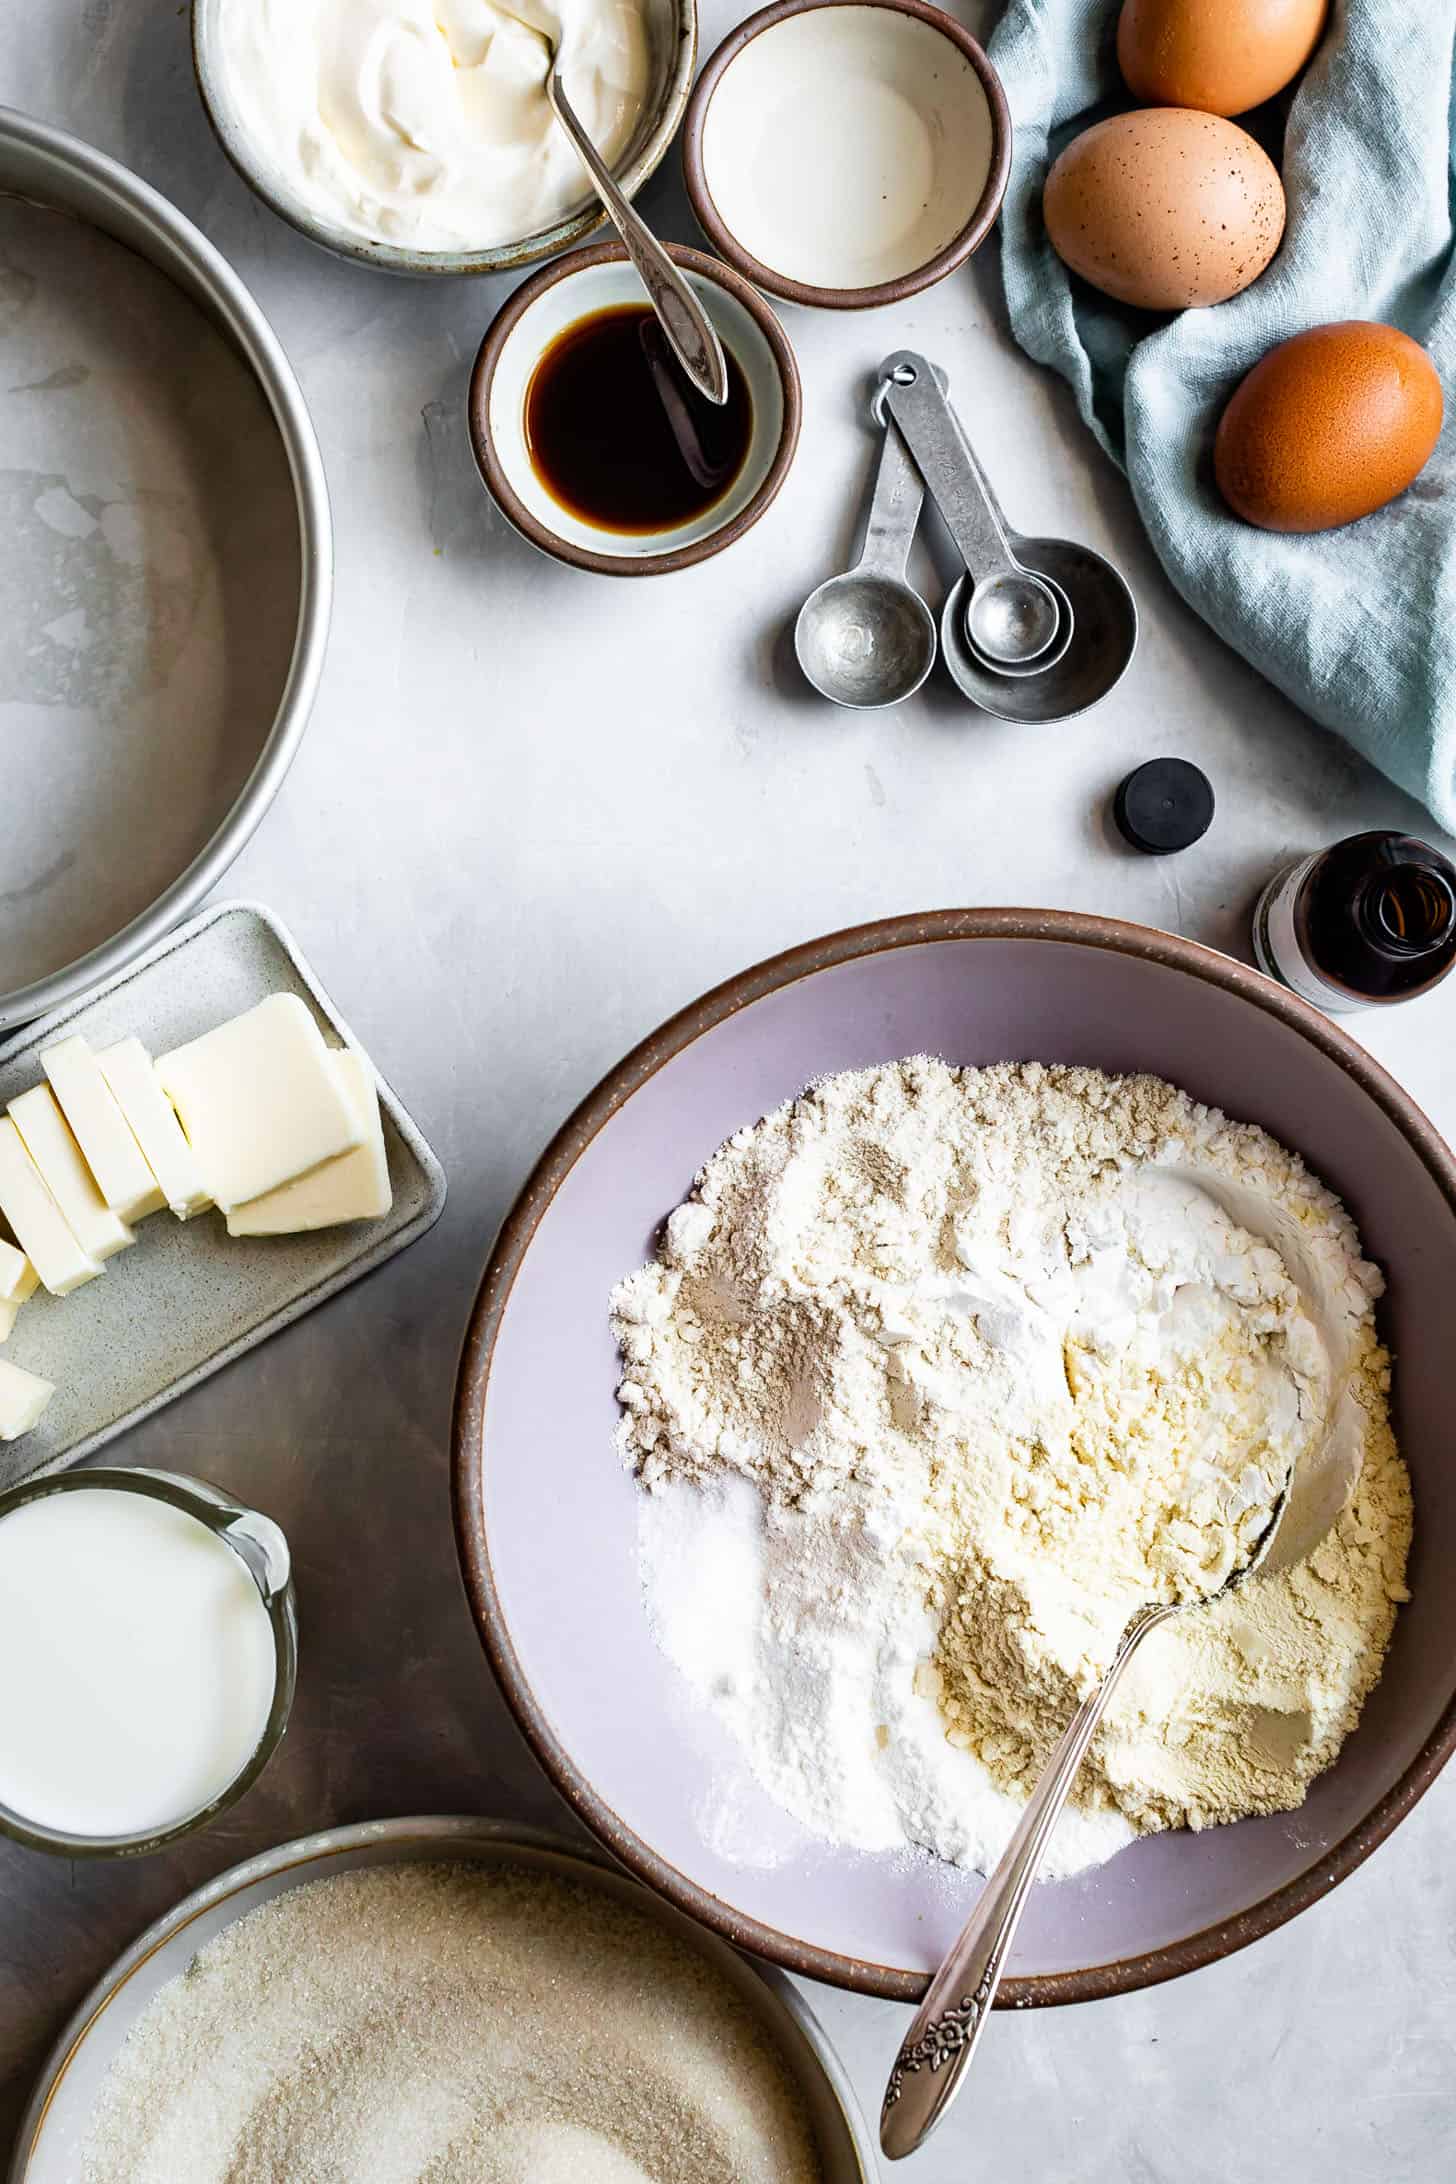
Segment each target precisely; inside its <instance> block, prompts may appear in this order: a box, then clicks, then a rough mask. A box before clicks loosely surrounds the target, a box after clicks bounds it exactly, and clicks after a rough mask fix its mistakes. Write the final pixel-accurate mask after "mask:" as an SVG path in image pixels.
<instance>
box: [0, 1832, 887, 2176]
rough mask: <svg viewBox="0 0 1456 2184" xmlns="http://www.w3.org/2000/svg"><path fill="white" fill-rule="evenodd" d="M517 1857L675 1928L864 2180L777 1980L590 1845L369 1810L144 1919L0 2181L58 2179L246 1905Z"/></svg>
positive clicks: (808, 2017) (843, 2170)
mask: <svg viewBox="0 0 1456 2184" xmlns="http://www.w3.org/2000/svg"><path fill="white" fill-rule="evenodd" d="M457 1861H466V1862H470V1863H474V1864H487V1865H510V1866H518V1867H519V1866H527V1867H530V1868H531V1869H533V1870H535V1871H539V1872H545V1873H554V1874H557V1875H559V1876H561V1877H562V1878H564V1879H566V1880H573V1881H576V1882H578V1883H583V1884H585V1885H586V1886H588V1887H592V1888H600V1889H604V1890H606V1891H607V1892H609V1893H610V1894H611V1895H613V1896H616V1897H618V1898H619V1899H620V1900H621V1901H623V1902H625V1903H627V1904H629V1905H630V1906H631V1907H632V1909H633V1910H635V1911H638V1912H640V1913H641V1914H642V1916H643V1917H645V1918H649V1919H651V1920H653V1921H654V1922H655V1923H656V1924H657V1925H658V1926H660V1927H662V1928H663V1929H664V1931H665V1932H667V1933H669V1934H673V1935H675V1936H677V1938H678V1939H679V1940H681V1941H684V1942H686V1943H687V1945H688V1946H689V1947H690V1948H691V1949H693V1950H695V1951H696V1952H697V1954H698V1955H699V1956H701V1957H702V1958H703V1959H704V1960H705V1961H706V1962H707V1963H708V1964H710V1965H711V1966H712V1967H713V1968H714V1969H715V1970H716V1971H718V1972H719V1973H720V1974H721V1975H722V1976H723V1977H724V1978H725V1979H726V1980H727V1981H728V1984H729V1985H730V1986H731V1987H732V1988H733V1989H734V1991H735V1993H736V1994H737V1995H738V1996H739V1998H740V1999H741V2000H742V2001H743V2002H744V2003H745V2004H746V2005H747V2007H748V2009H749V2010H750V2011H751V2012H752V2014H753V2016H754V2017H755V2018H756V2019H757V2021H758V2023H759V2024H760V2026H761V2027H762V2029H763V2032H764V2035H765V2037H766V2038H767V2040H768V2041H769V2043H770V2045H771V2046H772V2047H773V2049H774V2051H775V2053H776V2054H777V2055H778V2056H779V2057H780V2059H781V2060H782V2062H783V2063H784V2065H785V2067H786V2068H787V2070H788V2071H789V2074H790V2076H791V2077H792V2079H793V2081H794V2084H795V2086H796V2087H797V2089H798V2091H799V2093H800V2095H801V2096H802V2098H803V2101H804V2105H805V2108H806V2109H807V2111H808V2115H809V2120H810V2124H811V2126H812V2129H813V2131H814V2134H815V2138H816V2141H817V2145H818V2151H819V2156H820V2161H821V2163H822V2168H823V2175H824V2180H825V2184H868V2180H869V2179H870V2178H871V2177H873V2176H876V2175H877V2174H878V2170H877V2169H876V2166H875V2159H874V2155H873V2153H872V2152H871V2150H870V2138H869V2133H868V2131H867V2130H866V2127H865V2122H864V2118H863V2117H862V2116H861V2114H860V2112H859V2107H858V2104H857V2103H856V2101H855V2097H854V2093H853V2091H852V2089H851V2087H850V2083H849V2080H848V2078H847V2076H846V2074H845V2071H844V2067H843V2065H842V2064H841V2063H840V2061H839V2058H838V2057H837V2056H836V2054H835V2052H834V2050H833V2048H832V2047H831V2046H830V2045H829V2042H828V2040H827V2039H826V2037H825V2035H824V2032H823V2030H822V2028H821V2027H820V2025H819V2023H818V2021H817V2019H816V2018H815V2016H814V2014H813V2012H812V2011H811V2010H810V2009H809V2007H808V2006H807V2004H806V2003H805V2002H804V2000H803V1998H802V1996H801V1995H800V1994H799V1993H798V1991H797V1989H796V1988H795V1987H794V1986H793V1985H792V1984H791V1982H790V1981H789V1980H787V1979H785V1978H784V1977H783V1975H782V1974H781V1973H779V1972H775V1971H773V1970H771V1969H769V1968H768V1967H767V1966H764V1965H750V1964H749V1963H748V1962H747V1961H746V1960H745V1959H744V1958H743V1957H741V1956H739V1955H738V1953H737V1951H736V1950H733V1949H730V1948H729V1947H728V1946H727V1944H726V1943H725V1942H722V1941H719V1940H718V1939H717V1938H716V1937H715V1936H714V1935H712V1934H710V1933H708V1932H706V1931H705V1930H704V1928H702V1927H701V1926H698V1925H695V1924H694V1923H693V1921H692V1920H690V1919H688V1918H685V1917H684V1916H683V1914H682V1913H681V1912H680V1911H675V1910H673V1909H672V1908H671V1906H670V1905H668V1904H665V1903H663V1902H662V1901H661V1900H660V1899H659V1898H657V1897H655V1896H653V1895H651V1894H649V1893H648V1891H647V1890H646V1889H644V1888H642V1887H641V1886H640V1885H639V1884H638V1883H637V1882H636V1881H633V1880H631V1879H629V1878H628V1877H627V1875H626V1874H624V1873H623V1872H622V1871H621V1870H620V1868H619V1867H617V1866H616V1865H615V1864H613V1863H612V1862H611V1861H610V1860H608V1859H606V1858H604V1857H602V1856H601V1854H600V1853H599V1852H597V1851H594V1850H591V1849H588V1848H580V1847H577V1846H574V1845H572V1844H570V1843H567V1842H565V1841H563V1840H562V1839H561V1838H560V1837H559V1836H556V1835H552V1834H549V1833H547V1832H546V1830H544V1829H541V1828H533V1827H528V1826H525V1825H523V1824H521V1823H518V1822H514V1821H502V1820H473V1819H453V1818H443V1819H401V1820H373V1821H365V1822H362V1823H359V1824H356V1825H355V1826H352V1827H341V1828H330V1829H328V1830H327V1831H326V1832H324V1833H323V1834H319V1835H305V1836H302V1837H300V1838H299V1839H298V1840H297V1841H296V1842H292V1843H283V1844H281V1845H280V1846H279V1847H278V1849H276V1850H269V1851H264V1852H262V1853H260V1855H259V1856H257V1857H255V1858H249V1859H247V1860H246V1861H245V1862H244V1863H243V1864H242V1865H236V1866H234V1867H233V1868H232V1869H231V1871H230V1872H227V1873H223V1874H220V1875H219V1876H218V1878H217V1879H216V1880H213V1881H209V1882H207V1883H206V1885H205V1886H204V1887H202V1888H199V1889H197V1890H195V1891H194V1893H193V1894H192V1895H190V1896H188V1897H186V1898H185V1899H184V1900H183V1901H182V1902H181V1903H179V1904H178V1905H177V1906H176V1908H175V1909H174V1910H172V1911H169V1912H167V1913H166V1914H165V1916H164V1917H162V1918H160V1919H158V1920H157V1922H156V1923H155V1925H153V1926H149V1927H148V1928H147V1930H146V1932H145V1933H144V1934H142V1935H140V1936H139V1937H138V1939H137V1940H136V1941H134V1942H133V1943H132V1945H131V1947H130V1948H129V1949H128V1950H126V1951H125V1953H124V1954H123V1955H122V1956H120V1957H119V1958H118V1959H117V1961H116V1963H115V1964H114V1965H113V1966H112V1968H111V1970H110V1971H109V1972H108V1973H107V1974H106V1975H105V1977H104V1978H103V1979H101V1980H100V1981H99V1982H98V1983H97V1985H96V1986H95V1987H93V1988H92V1990H91V1992H90V1994H88V1995H87V1997H86V1999H85V2000H84V2001H83V2002H82V2004H81V2006H80V2008H79V2009H78V2010H77V2011H76V2012H75V2015H74V2016H73V2017H72V2018H71V2021H70V2023H69V2024H68V2025H67V2026H66V2027H65V2029H64V2030H63V2032H62V2033H61V2036H60V2038H59V2040H58V2041H57V2042H56V2045H55V2047H54V2049H53V2050H52V2052H51V2055H50V2058H49V2060H48V2062H47V2063H46V2066H45V2069H44V2070H43V2071H42V2073H41V2076H40V2080H39V2082H38V2084H37V2086H36V2089H35V2091H34V2093H33V2094H32V2096H31V2099H30V2104H29V2106H28V2108H27V2109H26V2112H25V2115H24V2116H23V2117H22V2119H21V2124H20V2131H19V2135H18V2137H17V2139H16V2143H15V2152H14V2155H13V2157H12V2160H11V2166H10V2170H9V2184H71V2180H72V2179H73V2178H74V2177H75V2176H77V2175H78V2174H79V2171H80V2163H81V2157H82V2149H83V2147H84V2144H85V2139H86V2133H87V2131H88V2130H89V2128H90V2123H91V2118H92V2116H93V2114H94V2113H95V2109H96V2102H97V2099H98V2096H99V2094H100V2091H101V2087H102V2084H103V2083H104V2080H105V2077H106V2073H107V2071H108V2070H109V2069H110V2067H111V2064H112V2062H113V2061H114V2060H115V2058H116V2055H117V2054H118V2052H119V2051H120V2048H121V2046H122V2043H123V2041H124V2040H125V2039H126V2037H127V2035H128V2033H129V2032H130V2031H131V2030H132V2027H133V2026H134V2025H135V2024H136V2022H137V2020H138V2018H139V2017H140V2016H141V2014H142V2012H143V2011H144V2010H145V2009H146V2007H147V2005H148V2003H149V2002H150V2001H151V2000H152V1998H153V1996H154V1995H155V1994H156V1993H157V1992H158V1991H159V1989H160V1988H162V1987H164V1986H165V1985H166V1984H167V1983H168V1982H169V1981H170V1980H172V1979H175V1978H176V1977H178V1976H179V1974H181V1973H182V1972H184V1971H185V1970H186V1969H187V1966H188V1965H189V1964H190V1963H191V1961H192V1959H193V1958H194V1957H195V1956H196V1954H197V1952H198V1950H199V1949H201V1948H202V1947H204V1946H205V1944H206V1943H207V1942H209V1941H211V1940H213V1939H214V1937H215V1936H216V1935H218V1934H220V1933H222V1932H223V1931H224V1929H225V1928H227V1927H229V1926H231V1925H233V1924H234V1923H235V1922H236V1921H237V1920H238V1919H240V1918H243V1917H245V1916H246V1915H247V1914H248V1913H249V1912H250V1911H254V1910H256V1909H257V1908H258V1907H259V1905H260V1904H263V1903H266V1902H268V1901H269V1900H270V1899H271V1898H273V1897H275V1896H280V1895H283V1894H284V1893H286V1891H287V1890H289V1889H291V1888H299V1887H302V1886H303V1885H304V1884H305V1883H307V1882H310V1881H321V1880H326V1879H327V1878H328V1877H329V1876H330V1875H331V1874H335V1873H347V1872H352V1871H355V1870H357V1869H358V1868H359V1867H361V1866H380V1865H404V1864H429V1865H438V1864H450V1863H453V1862H457Z"/></svg>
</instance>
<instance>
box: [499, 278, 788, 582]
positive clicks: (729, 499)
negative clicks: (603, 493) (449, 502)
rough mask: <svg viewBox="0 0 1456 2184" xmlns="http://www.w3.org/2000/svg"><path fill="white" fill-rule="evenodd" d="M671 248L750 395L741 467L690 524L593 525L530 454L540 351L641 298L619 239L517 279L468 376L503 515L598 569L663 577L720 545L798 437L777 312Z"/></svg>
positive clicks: (776, 475)
mask: <svg viewBox="0 0 1456 2184" xmlns="http://www.w3.org/2000/svg"><path fill="white" fill-rule="evenodd" d="M671 255H672V258H673V261H674V263H675V264H677V265H679V266H681V267H682V268H683V270H684V272H685V273H686V274H687V276H688V279H689V280H690V281H691V283H692V285H693V287H694V289H695V290H696V291H697V294H698V296H699V297H700V298H701V300H702V302H703V304H704V305H705V307H706V309H707V312H708V315H709V317H710V318H711V319H712V321H713V324H714V326H715V327H716V328H717V331H718V334H719V337H720V338H721V340H722V342H723V345H724V347H725V348H726V349H728V350H729V351H731V353H732V355H733V356H734V357H735V358H736V359H737V362H738V364H739V366H740V368H741V370H742V372H743V375H744V377H745V379H746V380H747V382H748V390H749V395H750V398H751V401H752V405H753V433H752V437H751V439H750V441H749V445H748V453H747V455H746V456H745V457H744V460H743V465H742V468H741V469H740V470H739V472H738V475H737V477H736V478H735V479H734V481H733V483H732V484H731V485H730V486H729V487H728V490H727V491H726V492H725V493H724V494H723V496H722V498H721V499H720V500H718V501H715V502H714V504H713V506H712V507H711V508H708V509H705V510H704V511H703V513H702V514H701V515H698V516H695V517H694V518H693V519H692V521H691V522H689V523H683V524H679V525H678V526H677V527H676V528H675V529H672V530H667V531H649V532H644V533H626V532H619V531H609V530H606V529H604V528H600V527H598V526H597V525H595V524H592V523H587V522H585V521H583V520H582V518H581V517H579V516H577V515H574V514H573V513H572V512H571V510H569V509H567V508H565V507H563V506H562V504H561V503H560V502H559V501H558V500H556V499H555V498H554V497H553V496H552V494H551V493H549V492H548V491H547V489H546V487H545V486H544V485H543V484H542V482H541V479H540V478H539V477H538V476H537V474H536V471H535V469H534V468H533V466H532V463H531V456H530V450H529V447H528V445H527V439H526V394H527V390H528V388H529V387H530V384H531V377H532V374H533V373H534V371H535V369H536V366H537V365H538V364H539V363H540V361H541V358H542V357H543V356H544V355H545V353H546V351H547V350H548V349H549V348H550V347H551V344H552V343H553V342H554V341H555V340H556V338H557V336H558V335H559V334H562V333H564V332H565V330H566V328H567V327H568V326H574V325H575V324H576V323H577V322H578V321H579V320H581V319H583V318H587V317H589V316H591V315H592V314H593V313H594V312H597V311H604V310H610V309H612V308H613V306H615V305H619V304H624V303H629V304H630V303H642V302H643V301H644V300H645V292H644V290H643V287H642V283H641V281H640V280H639V278H638V276H637V274H636V273H635V272H634V270H633V268H632V266H631V264H630V263H629V261H628V258H627V253H626V251H625V250H624V249H623V247H622V245H621V244H620V243H602V244H599V245H598V246H596V247H595V248H594V249H591V250H580V251H575V252H573V254H572V255H571V256H570V257H569V258H562V259H561V260H560V261H559V262H558V263H557V264H555V265H552V266H548V267H547V268H546V269H545V270H544V271H543V272H540V273H538V274H537V275H536V277H535V278H534V280H530V281H527V282H526V284H525V285H524V287H521V288H518V289H517V290H516V292H515V294H514V295H513V296H511V297H510V299H509V300H508V302H507V303H506V304H505V306H504V308H503V309H502V310H501V311H500V312H499V313H498V315H497V316H496V318H495V319H494V320H493V321H492V323H491V326H490V329H489V331H488V332H487V334H486V337H485V339H484V341H483V342H482V343H481V346H480V354H479V356H478V357H477V358H476V360H475V370H474V372H473V373H472V375H471V381H470V397H469V419H470V438H471V444H472V446H473V447H474V450H475V459H476V462H477V463H478V464H479V466H480V474H481V476H482V478H483V479H484V480H485V483H486V485H487V486H488V487H489V489H490V492H491V494H492V495H493V497H494V499H495V501H496V503H497V505H498V506H499V507H500V509H501V511H502V513H503V514H504V515H505V516H507V517H508V518H509V520H510V522H511V523H512V524H514V526H515V528H516V529H517V530H518V531H519V532H520V533H521V535H522V537H523V538H526V539H529V540H530V542H531V544H532V545H533V546H539V547H540V548H541V551H542V552H543V553H547V554H552V555H554V556H555V558H556V559H557V560H558V561H565V562H567V563H569V564H570V565H571V566H572V567H574V568H578V569H590V570H593V571H595V572H596V573H597V574H599V575H606V576H660V575H664V574H666V573H668V572H670V571H672V570H674V569H684V568H687V567H689V566H690V565H691V564H692V563H693V562H697V561H705V560H707V559H708V557H709V556H710V555H711V554H716V553H721V552H722V550H723V548H724V547H725V546H731V545H732V543H733V541H734V540H735V539H738V538H741V537H742V536H743V534H744V532H745V531H747V530H749V529H751V527H752V526H753V525H754V524H755V523H757V521H758V519H759V517H760V516H761V515H762V514H763V512H764V510H765V509H766V508H767V507H768V506H769V504H770V502H772V501H773V499H774V498H775V496H776V495H777V493H778V491H779V488H780V486H781V485H782V484H783V482H784V479H785V477H786V476H787V475H788V470H789V465H790V463H791V462H792V461H793V457H794V449H795V447H796V445H797V443H798V438H799V417H800V408H801V400H800V393H799V374H798V369H797V367H796V365H795V363H794V353H793V350H792V349H791V348H790V347H789V342H788V337H787V335H786V334H785V333H784V330H783V328H782V327H781V326H780V324H779V322H778V320H777V319H776V318H775V317H774V314H773V312H772V311H771V310H770V309H769V307H768V305H767V304H766V303H765V302H764V301H763V298H762V297H761V296H759V295H757V294H756V293H755V292H754V290H753V289H752V288H751V287H750V286H749V284H748V282H747V281H745V280H744V279H743V278H742V277H741V276H740V275H739V274H737V273H734V272H732V271H731V270H730V269H729V268H728V267H726V266H722V265H719V264H718V263H717V262H716V261H715V260H714V259H712V258H708V257H705V256H704V255H703V254H702V252H700V251H696V250H683V249H679V248H678V247H677V246H676V245H673V246H672V247H671Z"/></svg>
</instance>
